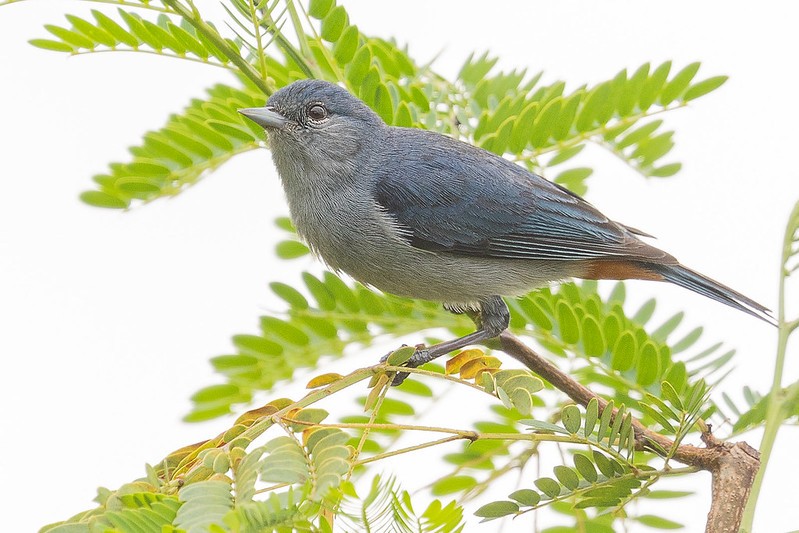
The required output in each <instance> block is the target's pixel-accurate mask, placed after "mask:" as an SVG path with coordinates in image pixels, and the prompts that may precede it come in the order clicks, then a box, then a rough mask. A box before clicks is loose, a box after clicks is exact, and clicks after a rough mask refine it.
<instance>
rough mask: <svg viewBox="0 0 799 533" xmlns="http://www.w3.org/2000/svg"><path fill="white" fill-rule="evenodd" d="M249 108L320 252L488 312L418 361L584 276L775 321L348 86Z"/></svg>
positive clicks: (294, 211)
mask: <svg viewBox="0 0 799 533" xmlns="http://www.w3.org/2000/svg"><path fill="white" fill-rule="evenodd" d="M239 112H240V113H241V114H242V115H244V116H245V117H247V118H249V119H250V120H252V121H254V122H255V123H256V124H258V125H259V126H261V127H263V128H264V129H265V130H266V132H267V138H268V146H269V149H270V150H271V154H272V159H273V162H274V165H275V167H276V168H277V172H278V175H279V178H280V181H281V184H282V187H283V190H284V192H285V196H286V200H287V203H288V207H289V211H290V214H291V218H292V220H293V222H294V225H295V227H296V230H297V233H298V235H299V236H300V237H301V238H302V239H303V240H304V241H305V242H306V243H307V244H308V246H309V248H310V249H311V251H312V252H313V253H314V254H315V255H316V256H318V257H319V258H321V260H322V261H324V262H325V263H326V264H327V265H328V266H329V267H330V268H332V269H333V270H334V271H336V272H344V273H346V274H348V275H349V276H351V277H352V278H354V279H355V280H357V281H359V282H361V283H363V284H365V285H367V286H371V287H374V288H377V289H379V290H381V291H383V292H386V293H391V294H395V295H398V296H404V297H409V298H415V299H424V300H432V301H437V302H441V303H442V304H443V305H444V307H445V308H446V309H448V310H449V311H452V312H455V313H467V314H469V315H470V316H471V317H472V318H473V319H474V321H475V324H476V326H477V329H476V331H474V332H473V333H470V334H468V335H465V336H463V337H459V338H457V339H453V340H448V341H444V342H441V343H439V344H434V345H432V346H429V347H427V348H423V347H421V346H420V347H418V349H417V351H416V352H415V353H414V354H413V356H412V357H411V359H410V360H408V361H407V362H406V363H405V365H406V366H409V367H415V366H419V365H421V364H424V363H426V362H428V361H431V360H433V359H435V358H437V357H439V356H441V355H444V354H447V353H450V352H453V351H455V350H458V349H461V348H464V347H466V346H468V345H471V344H476V343H480V342H484V341H487V340H489V339H492V338H494V337H497V336H499V335H500V333H502V332H503V331H504V330H505V329H506V328H507V327H508V324H509V320H510V313H509V310H508V307H507V304H506V303H505V301H504V300H503V297H514V296H520V295H523V294H526V293H529V292H530V291H531V290H533V289H536V288H540V287H543V286H547V285H550V284H552V283H556V282H562V281H564V280H568V279H570V278H581V279H591V280H603V279H608V280H623V279H640V280H652V281H665V282H670V283H673V284H675V285H678V286H680V287H683V288H686V289H689V290H691V291H694V292H696V293H699V294H701V295H703V296H706V297H708V298H711V299H713V300H716V301H717V302H721V303H723V304H726V305H728V306H730V307H733V308H735V309H738V310H740V311H743V312H745V313H748V314H750V315H752V316H754V317H757V318H760V319H762V320H764V321H766V322H770V323H772V324H773V318H772V317H771V315H770V312H769V310H768V309H767V308H766V307H764V306H763V305H761V304H759V303H757V302H756V301H754V300H752V299H750V298H748V297H746V296H744V295H743V294H741V293H739V292H737V291H735V290H733V289H731V288H729V287H727V286H725V285H722V284H721V283H719V282H717V281H714V280H713V279H710V278H709V277H707V276H705V275H703V274H700V273H699V272H696V271H694V270H691V269H690V268H688V267H686V266H683V265H682V264H680V262H679V261H677V259H675V258H674V257H673V256H672V255H670V254H668V253H666V252H665V251H663V250H660V249H658V248H656V247H654V246H652V245H650V244H647V243H646V242H644V241H643V240H642V239H641V238H642V237H650V235H648V234H646V233H644V232H643V231H640V230H637V229H635V228H633V227H630V226H626V225H624V224H621V223H618V222H614V221H613V220H611V219H609V218H608V217H607V216H605V215H603V214H602V213H601V212H600V211H599V210H598V209H596V208H595V207H594V206H593V205H591V204H590V203H588V202H587V201H586V200H584V199H583V198H582V197H580V196H578V195H577V194H575V193H574V192H572V191H570V190H569V189H567V188H565V187H562V186H560V185H559V184H557V183H554V182H551V181H549V180H547V179H545V178H543V177H542V176H539V175H537V174H535V173H533V172H530V171H529V170H527V169H526V168H524V167H522V166H521V165H519V164H517V163H514V162H513V161H510V160H508V159H505V158H503V157H501V156H499V155H496V154H494V153H492V152H489V151H487V150H484V149H482V148H479V147H476V146H474V145H472V144H470V143H468V142H464V141H461V140H458V139H455V138H453V137H450V136H447V135H444V134H440V133H437V132H433V131H429V130H425V129H419V128H405V127H397V126H390V125H387V124H386V123H385V122H384V121H383V119H382V118H381V117H380V116H379V115H377V114H376V113H375V112H374V111H373V110H372V109H371V108H369V106H367V105H366V104H365V103H364V102H363V101H361V100H360V99H358V98H357V97H356V96H354V95H353V94H351V93H350V92H349V91H347V90H346V89H344V88H343V87H340V86H338V85H336V84H333V83H329V82H327V81H323V80H318V79H304V80H299V81H295V82H293V83H291V84H289V85H286V86H285V87H283V88H281V89H279V90H278V91H276V92H274V93H273V94H272V95H271V96H270V97H269V98H268V100H267V102H266V105H265V106H264V107H256V108H246V109H240V110H239ZM384 359H385V358H384ZM401 374H404V375H398V377H397V378H395V380H394V384H395V385H396V384H397V383H398V382H401V381H402V379H404V378H405V377H406V376H407V373H401Z"/></svg>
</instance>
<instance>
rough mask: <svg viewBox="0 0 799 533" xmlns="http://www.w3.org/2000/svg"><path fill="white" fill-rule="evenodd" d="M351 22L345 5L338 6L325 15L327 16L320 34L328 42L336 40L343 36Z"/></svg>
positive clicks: (323, 20)
mask: <svg viewBox="0 0 799 533" xmlns="http://www.w3.org/2000/svg"><path fill="white" fill-rule="evenodd" d="M348 23H349V17H348V16H347V11H346V10H345V9H344V7H343V6H336V7H334V8H333V9H331V10H330V12H328V14H327V15H325V18H324V19H322V27H321V31H320V35H321V36H322V39H324V40H325V41H328V42H331V43H332V42H335V41H337V40H338V38H339V37H340V36H341V34H342V32H343V31H344V28H346V27H347V25H348Z"/></svg>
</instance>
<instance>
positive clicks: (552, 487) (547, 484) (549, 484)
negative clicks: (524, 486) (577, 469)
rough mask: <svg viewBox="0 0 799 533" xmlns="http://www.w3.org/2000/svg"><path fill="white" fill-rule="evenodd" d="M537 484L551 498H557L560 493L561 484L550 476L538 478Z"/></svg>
mask: <svg viewBox="0 0 799 533" xmlns="http://www.w3.org/2000/svg"><path fill="white" fill-rule="evenodd" d="M535 486H536V487H538V489H539V490H540V491H541V492H543V493H544V494H546V495H547V496H549V497H550V498H556V497H557V496H559V495H560V485H559V484H558V482H557V481H555V480H554V479H552V478H550V477H542V478H539V479H536V480H535Z"/></svg>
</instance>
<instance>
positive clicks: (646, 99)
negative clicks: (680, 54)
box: [638, 61, 671, 111]
mask: <svg viewBox="0 0 799 533" xmlns="http://www.w3.org/2000/svg"><path fill="white" fill-rule="evenodd" d="M670 70H671V61H666V62H665V63H663V64H661V65H660V66H658V68H656V69H655V70H654V71H653V72H652V75H651V76H649V78H648V79H647V80H646V81H644V85H643V87H642V88H641V95H640V96H639V98H638V107H639V108H640V109H641V110H642V111H646V110H647V109H649V108H650V107H651V106H652V104H653V103H655V100H656V99H657V96H658V94H659V93H660V91H661V89H662V88H663V84H664V83H665V82H666V78H668V76H669V71H670Z"/></svg>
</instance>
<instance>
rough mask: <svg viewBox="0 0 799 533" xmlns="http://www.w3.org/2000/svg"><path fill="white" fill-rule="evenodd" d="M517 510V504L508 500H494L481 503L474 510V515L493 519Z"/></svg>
mask: <svg viewBox="0 0 799 533" xmlns="http://www.w3.org/2000/svg"><path fill="white" fill-rule="evenodd" d="M518 512H519V505H518V504H516V503H514V502H510V501H496V502H491V503H487V504H485V505H483V506H482V507H480V508H479V509H478V510H477V511H475V512H474V514H475V516H479V517H481V518H486V519H489V520H493V519H495V518H502V517H503V516H508V515H511V514H516V513H518Z"/></svg>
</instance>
